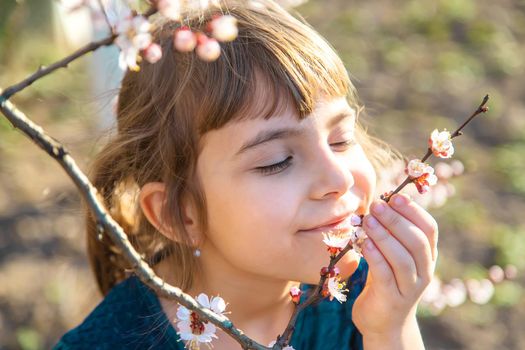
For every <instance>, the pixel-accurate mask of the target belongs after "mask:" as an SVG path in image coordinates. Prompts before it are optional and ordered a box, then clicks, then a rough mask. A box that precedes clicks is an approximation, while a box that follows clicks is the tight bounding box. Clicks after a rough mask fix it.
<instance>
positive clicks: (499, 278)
mask: <svg viewBox="0 0 525 350" xmlns="http://www.w3.org/2000/svg"><path fill="white" fill-rule="evenodd" d="M489 278H490V280H491V281H492V282H494V283H500V282H503V280H504V279H505V271H503V269H502V268H501V266H498V265H494V266H491V267H490V269H489Z"/></svg>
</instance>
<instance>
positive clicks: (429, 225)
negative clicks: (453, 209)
mask: <svg viewBox="0 0 525 350" xmlns="http://www.w3.org/2000/svg"><path fill="white" fill-rule="evenodd" d="M390 202H391V203H392V207H393V208H394V209H395V210H396V211H397V212H398V213H400V214H401V215H403V216H404V217H405V218H407V219H408V220H410V221H411V222H413V223H414V224H415V225H416V226H417V227H419V228H420V229H421V231H423V233H424V234H425V235H426V236H427V239H428V241H429V242H430V247H431V249H432V260H433V261H436V259H437V254H438V251H437V242H438V236H439V228H438V224H437V222H436V220H435V219H434V217H433V216H432V215H430V213H429V212H428V211H426V210H425V209H424V208H422V207H421V206H420V205H419V204H417V203H416V202H414V201H412V200H411V199H410V197H409V196H408V195H406V194H401V193H398V194H396V195H394V196H393V197H392V200H391V201H390Z"/></svg>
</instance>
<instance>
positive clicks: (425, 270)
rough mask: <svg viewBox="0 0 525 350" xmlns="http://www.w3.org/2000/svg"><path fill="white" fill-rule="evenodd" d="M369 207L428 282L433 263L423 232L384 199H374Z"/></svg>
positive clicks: (422, 277)
mask: <svg viewBox="0 0 525 350" xmlns="http://www.w3.org/2000/svg"><path fill="white" fill-rule="evenodd" d="M371 208H372V213H373V214H374V215H375V216H376V217H377V218H378V220H379V221H380V222H381V224H382V225H384V227H385V228H386V229H387V230H388V231H390V232H391V233H392V235H393V236H394V237H395V238H397V240H399V242H400V243H401V244H402V245H403V246H404V247H405V248H406V249H407V250H408V252H409V254H410V255H411V257H412V259H413V260H414V262H415V264H416V270H417V276H418V277H419V278H421V279H423V281H424V282H428V281H429V280H430V277H431V276H432V274H433V271H434V263H433V260H432V249H431V247H430V242H429V240H428V238H427V236H426V235H425V234H424V232H423V231H421V230H420V229H419V228H418V227H417V226H416V225H414V224H413V223H412V222H411V221H408V220H407V219H406V218H404V217H403V216H402V215H401V214H400V213H398V212H397V211H395V210H394V209H392V208H391V207H390V206H389V205H388V204H386V203H385V202H384V201H375V202H374V203H373V204H372V206H371Z"/></svg>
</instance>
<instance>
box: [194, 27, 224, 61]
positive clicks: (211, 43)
mask: <svg viewBox="0 0 525 350" xmlns="http://www.w3.org/2000/svg"><path fill="white" fill-rule="evenodd" d="M196 51H197V56H199V58H200V59H201V60H203V61H206V62H213V61H215V60H216V59H217V58H219V56H220V55H221V46H220V45H219V43H218V42H217V40H215V39H213V38H209V37H207V36H206V35H205V34H202V33H199V34H198V35H197V49H196Z"/></svg>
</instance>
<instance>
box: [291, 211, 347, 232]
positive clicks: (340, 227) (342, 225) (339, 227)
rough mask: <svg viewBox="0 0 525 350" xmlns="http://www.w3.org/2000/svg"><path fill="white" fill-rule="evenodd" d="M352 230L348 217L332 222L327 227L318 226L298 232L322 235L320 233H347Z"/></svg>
mask: <svg viewBox="0 0 525 350" xmlns="http://www.w3.org/2000/svg"><path fill="white" fill-rule="evenodd" d="M352 229H353V226H352V224H351V222H350V215H348V216H347V217H345V218H344V219H341V220H339V221H336V222H333V223H331V224H329V225H324V226H319V227H315V228H311V229H307V230H299V232H311V233H322V232H325V233H326V232H330V231H332V232H347V231H350V230H352Z"/></svg>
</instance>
